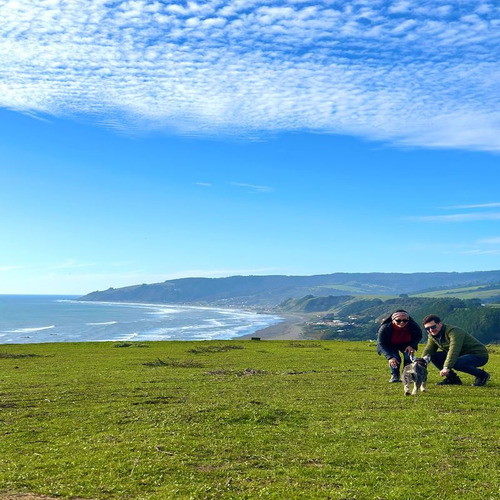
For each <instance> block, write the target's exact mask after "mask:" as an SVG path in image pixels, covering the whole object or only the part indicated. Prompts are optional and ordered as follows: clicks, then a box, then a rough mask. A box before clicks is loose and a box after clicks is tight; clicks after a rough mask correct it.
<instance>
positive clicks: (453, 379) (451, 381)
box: [436, 372, 462, 385]
mask: <svg viewBox="0 0 500 500" xmlns="http://www.w3.org/2000/svg"><path fill="white" fill-rule="evenodd" d="M436 385H462V381H461V380H460V377H459V376H458V375H457V374H456V373H455V372H451V373H450V374H449V375H448V376H447V377H446V378H445V379H444V380H441V382H438V383H437V384H436Z"/></svg>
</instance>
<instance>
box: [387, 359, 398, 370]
mask: <svg viewBox="0 0 500 500" xmlns="http://www.w3.org/2000/svg"><path fill="white" fill-rule="evenodd" d="M389 366H390V367H391V368H397V367H398V360H397V359H396V358H391V359H390V360H389Z"/></svg>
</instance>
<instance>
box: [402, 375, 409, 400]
mask: <svg viewBox="0 0 500 500" xmlns="http://www.w3.org/2000/svg"><path fill="white" fill-rule="evenodd" d="M410 384H411V379H410V377H409V376H408V373H406V372H405V371H403V389H404V391H405V395H406V396H409V395H410Z"/></svg>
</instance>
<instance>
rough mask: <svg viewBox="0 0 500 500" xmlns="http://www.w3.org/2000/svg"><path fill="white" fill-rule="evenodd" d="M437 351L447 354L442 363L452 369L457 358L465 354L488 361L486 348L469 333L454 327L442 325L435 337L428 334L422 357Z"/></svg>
mask: <svg viewBox="0 0 500 500" xmlns="http://www.w3.org/2000/svg"><path fill="white" fill-rule="evenodd" d="M438 349H441V350H443V351H444V352H446V353H447V354H446V360H445V362H444V366H446V367H447V368H453V367H454V366H455V363H456V362H457V359H458V358H459V356H464V355H466V354H475V355H476V356H483V357H484V358H486V359H488V349H486V346H485V345H484V344H482V343H481V342H480V341H479V340H477V339H476V338H475V337H473V336H472V335H471V334H470V333H467V332H465V331H464V330H462V329H461V328H458V327H456V326H450V325H443V326H442V327H441V331H440V332H439V333H438V334H437V335H436V336H433V335H431V334H429V338H428V339H427V345H426V346H425V349H424V352H423V354H422V356H426V355H430V356H432V355H433V354H434V353H436V352H437V351H438Z"/></svg>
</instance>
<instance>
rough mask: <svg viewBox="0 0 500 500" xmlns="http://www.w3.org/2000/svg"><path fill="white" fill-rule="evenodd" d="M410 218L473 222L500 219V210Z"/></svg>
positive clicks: (432, 220) (430, 220)
mask: <svg viewBox="0 0 500 500" xmlns="http://www.w3.org/2000/svg"><path fill="white" fill-rule="evenodd" d="M408 220H413V221H420V222H471V221H480V220H500V212H489V213H488V212H486V213H480V212H469V213H463V214H450V215H424V216H416V217H408Z"/></svg>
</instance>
